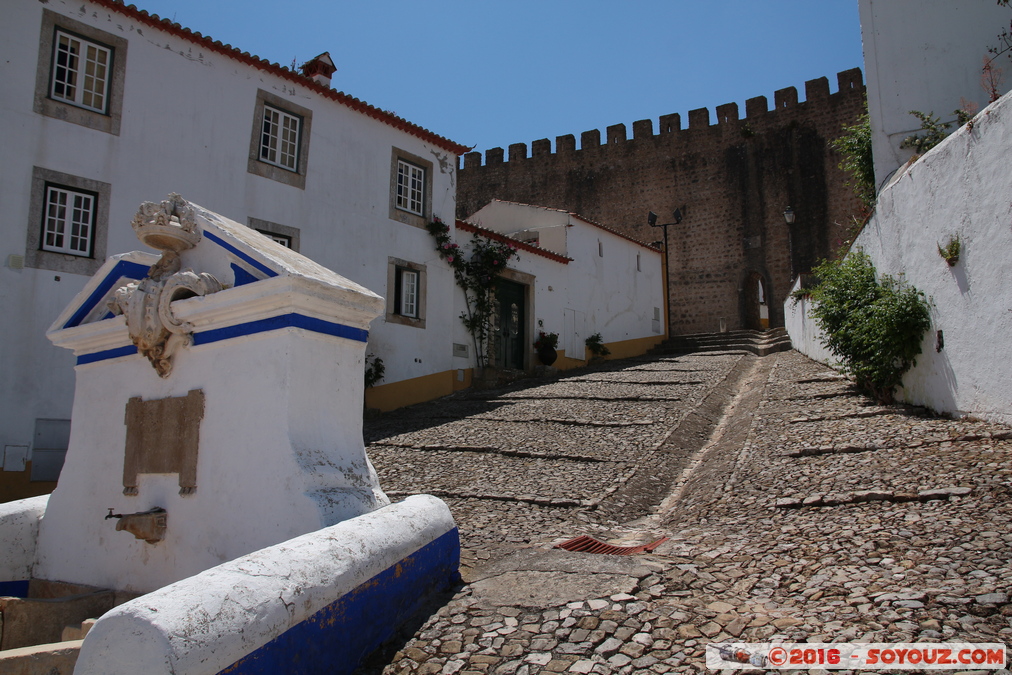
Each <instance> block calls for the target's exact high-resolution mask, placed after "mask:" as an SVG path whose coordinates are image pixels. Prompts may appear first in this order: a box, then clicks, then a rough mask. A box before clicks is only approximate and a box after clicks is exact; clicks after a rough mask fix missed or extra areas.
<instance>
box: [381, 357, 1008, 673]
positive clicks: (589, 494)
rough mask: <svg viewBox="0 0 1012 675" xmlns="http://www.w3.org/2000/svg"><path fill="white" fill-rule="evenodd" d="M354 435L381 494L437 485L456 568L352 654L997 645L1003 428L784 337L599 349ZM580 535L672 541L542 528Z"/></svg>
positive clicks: (510, 655)
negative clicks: (752, 343) (587, 545)
mask: <svg viewBox="0 0 1012 675" xmlns="http://www.w3.org/2000/svg"><path fill="white" fill-rule="evenodd" d="M366 440H367V443H368V451H369V456H370V457H371V459H372V461H373V463H374V464H375V466H376V469H377V471H378V472H379V475H380V481H381V484H382V485H383V487H384V489H385V490H386V491H387V493H388V494H389V495H390V496H391V498H393V499H397V498H398V497H400V496H404V495H407V494H413V493H417V492H426V493H429V494H435V495H438V496H440V497H442V498H443V499H444V500H445V501H446V502H447V503H448V504H449V506H450V508H451V510H452V512H453V514H454V518H455V519H456V521H457V524H458V526H459V529H460V533H461V543H462V549H463V550H462V566H461V570H462V575H463V577H464V581H465V582H466V583H465V584H464V585H463V586H462V587H461V588H460V589H459V590H458V592H457V593H456V594H455V595H454V596H453V598H452V599H450V600H449V601H448V602H447V603H446V604H445V605H444V606H442V607H440V608H439V609H438V611H436V612H435V613H434V614H433V615H432V616H430V617H428V618H427V620H425V621H424V623H422V624H421V625H420V626H416V627H417V631H416V632H414V633H413V634H412V635H405V636H402V639H400V641H399V642H398V643H397V644H396V646H395V649H396V650H397V651H396V653H393V649H394V648H392V649H391V650H390V652H391V653H387V654H386V655H385V656H384V657H383V658H384V660H383V663H382V664H379V665H377V664H376V663H373V664H371V665H370V666H369V669H368V670H369V672H383V673H384V674H387V675H392V674H394V673H405V674H406V673H419V674H436V673H440V674H445V675H451V674H460V675H475V674H477V673H490V674H513V673H516V674H519V675H533V674H535V673H602V674H607V673H668V672H678V673H683V672H684V673H690V672H703V671H705V666H704V661H703V654H704V651H705V647H706V644H707V643H711V642H723V641H742V642H766V641H770V640H774V639H776V640H782V641H792V642H803V641H809V642H855V641H860V642H901V641H960V642H1005V643H1007V644H1008V643H1012V604H1010V599H1009V595H1010V593H1012V560H1010V558H1012V555H1010V551H1012V528H1010V524H1012V501H1010V497H1012V429H1010V428H1009V427H1005V426H1001V425H995V424H988V423H984V422H979V421H973V420H951V419H946V418H940V417H934V416H931V415H930V414H928V413H926V412H925V411H922V410H916V409H911V408H905V407H903V406H885V407H883V406H879V405H876V404H874V402H872V401H871V400H869V399H867V398H865V397H863V396H860V395H858V394H856V393H855V392H854V391H853V390H852V388H851V386H850V384H849V382H848V381H847V380H845V379H843V378H842V377H840V376H839V375H837V374H836V373H835V372H834V371H832V370H830V369H828V368H826V367H824V366H822V365H820V364H817V363H814V362H812V361H810V360H808V359H806V358H805V357H803V356H801V355H800V354H798V353H797V352H784V353H780V354H775V355H772V356H768V357H765V358H762V359H759V358H756V357H753V356H751V355H748V354H738V353H716V354H692V355H685V356H679V357H671V358H660V359H656V360H629V361H624V362H613V363H610V364H608V366H607V368H606V369H602V370H595V371H588V372H585V373H582V374H579V375H576V376H573V377H567V378H564V379H560V380H558V381H555V382H550V383H547V384H541V385H539V386H534V387H528V388H519V387H517V388H513V389H508V390H505V391H503V390H499V391H496V392H484V393H482V392H467V393H466V394H464V395H458V396H456V397H451V398H449V399H442V400H440V401H436V402H433V403H430V404H426V405H422V406H416V407H414V408H411V409H409V410H406V411H401V412H399V413H395V414H388V415H385V416H383V417H382V418H381V419H379V420H377V421H373V422H370V423H368V424H367V426H366ZM582 534H588V535H591V536H594V537H597V538H598V539H601V540H603V541H608V542H610V543H613V544H619V545H628V544H641V543H647V542H650V541H653V540H656V539H658V538H660V537H662V536H666V537H669V539H668V541H666V542H664V543H663V544H661V545H660V546H659V547H658V548H656V549H655V550H654V552H653V553H652V554H643V555H637V556H629V557H618V556H606V555H591V554H579V553H569V552H565V551H560V550H558V549H554V550H553V549H551V545H552V544H554V543H558V542H560V541H563V540H565V539H568V538H571V537H574V536H577V535H582ZM837 672H841V671H837ZM842 672H846V671H842ZM861 672H869V671H861ZM908 672H909V671H908ZM990 672H994V671H990ZM1006 672H1007V671H1006Z"/></svg>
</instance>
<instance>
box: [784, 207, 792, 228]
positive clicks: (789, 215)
mask: <svg viewBox="0 0 1012 675" xmlns="http://www.w3.org/2000/svg"><path fill="white" fill-rule="evenodd" d="M784 220H786V221H787V224H788V225H793V224H794V209H792V208H791V207H789V206H788V207H787V208H786V209H784Z"/></svg>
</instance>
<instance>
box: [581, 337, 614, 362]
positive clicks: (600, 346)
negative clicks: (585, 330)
mask: <svg viewBox="0 0 1012 675" xmlns="http://www.w3.org/2000/svg"><path fill="white" fill-rule="evenodd" d="M583 344H585V345H587V349H589V350H590V353H591V354H593V355H594V357H595V358H604V357H605V356H608V355H609V354H611V350H610V349H608V347H607V346H605V344H604V338H602V337H601V334H600V333H594V334H593V335H591V336H590V337H589V338H587V339H586V340H584V341H583Z"/></svg>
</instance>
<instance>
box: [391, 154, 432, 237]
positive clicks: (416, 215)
mask: <svg viewBox="0 0 1012 675" xmlns="http://www.w3.org/2000/svg"><path fill="white" fill-rule="evenodd" d="M431 204H432V162H429V161H427V160H425V159H423V158H422V157H419V156H418V155H413V154H411V153H409V152H405V151H403V150H399V149H397V148H394V149H393V153H392V155H391V159H390V218H391V219H392V220H397V221H400V222H402V223H406V224H408V225H414V226H415V227H420V228H424V227H425V226H426V224H427V223H428V222H429V219H430V218H431V217H432V207H431Z"/></svg>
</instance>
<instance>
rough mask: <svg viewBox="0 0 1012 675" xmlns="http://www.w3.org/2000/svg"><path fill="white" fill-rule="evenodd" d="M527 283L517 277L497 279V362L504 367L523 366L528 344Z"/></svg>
mask: <svg viewBox="0 0 1012 675" xmlns="http://www.w3.org/2000/svg"><path fill="white" fill-rule="evenodd" d="M526 296H527V287H526V286H524V285H523V284H518V283H516V282H515V281H509V280H507V279H502V278H499V279H497V280H496V285H495V297H496V317H495V322H494V324H493V337H494V339H495V347H494V351H493V354H494V355H495V359H494V365H495V366H496V367H498V368H502V369H504V370H523V369H524V351H525V350H524V347H525V346H526V345H527V334H526V333H527V331H526V330H525V326H526V325H527V312H526V309H525V304H526V302H525V301H526Z"/></svg>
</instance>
